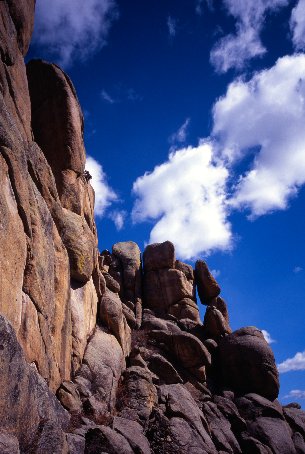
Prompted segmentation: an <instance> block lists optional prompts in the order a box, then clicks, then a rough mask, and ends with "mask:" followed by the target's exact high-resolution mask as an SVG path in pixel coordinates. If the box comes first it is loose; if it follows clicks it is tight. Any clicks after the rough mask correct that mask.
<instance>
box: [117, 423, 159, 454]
mask: <svg viewBox="0 0 305 454" xmlns="http://www.w3.org/2000/svg"><path fill="white" fill-rule="evenodd" d="M112 428H113V430H115V431H116V432H118V433H119V434H121V435H122V436H123V437H124V438H126V440H127V441H128V443H129V444H130V446H131V447H132V449H133V451H134V452H136V453H138V454H151V450H150V447H149V443H148V441H147V438H146V437H145V436H144V433H143V428H142V426H141V425H140V424H139V423H137V422H136V421H131V420H129V419H125V418H120V417H118V416H115V417H114V418H113V422H112Z"/></svg>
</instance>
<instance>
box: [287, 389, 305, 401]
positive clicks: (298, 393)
mask: <svg viewBox="0 0 305 454" xmlns="http://www.w3.org/2000/svg"><path fill="white" fill-rule="evenodd" d="M284 399H305V391H302V390H301V389H292V390H291V391H289V393H288V394H286V396H284Z"/></svg>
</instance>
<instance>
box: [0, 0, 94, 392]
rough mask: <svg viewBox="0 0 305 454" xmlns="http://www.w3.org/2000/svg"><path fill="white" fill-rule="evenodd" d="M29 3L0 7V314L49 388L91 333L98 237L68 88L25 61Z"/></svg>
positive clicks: (66, 373)
mask: <svg viewBox="0 0 305 454" xmlns="http://www.w3.org/2000/svg"><path fill="white" fill-rule="evenodd" d="M34 3H35V2H34V1H30V0H23V1H18V2H17V1H4V2H0V14H1V20H2V26H1V32H0V33H1V42H0V46H1V62H0V103H1V110H0V178H1V185H3V186H2V190H1V194H0V217H1V228H0V242H1V255H0V283H1V287H0V312H1V314H3V315H4V316H5V317H7V319H8V320H9V321H10V323H11V324H12V326H13V328H14V330H15V332H16V334H17V337H18V340H19V342H20V344H21V345H22V347H23V349H24V352H25V354H26V357H27V360H28V361H29V362H30V363H34V364H35V365H36V367H37V369H38V371H39V373H40V374H41V375H42V377H44V378H45V379H46V381H47V382H48V383H49V386H50V388H51V389H53V390H56V389H57V388H58V386H59V385H60V383H61V382H62V380H69V379H70V378H71V365H72V366H73V368H74V369H76V368H77V367H79V365H80V363H81V359H82V357H83V354H84V350H85V346H86V343H87V338H88V337H89V335H90V334H91V333H92V331H93V329H94V327H95V321H96V311H97V300H98V298H97V293H96V290H95V286H94V285H93V280H92V275H93V274H94V270H95V269H96V265H97V252H96V251H97V250H96V247H97V237H96V228H95V223H94V217H93V209H94V193H93V190H92V187H91V186H90V183H89V182H88V181H87V179H86V178H85V176H84V169H85V167H84V166H85V149H84V144H83V118H82V113H81V109H80V107H79V103H78V100H77V96H76V93H75V90H74V88H73V85H72V83H71V81H70V80H69V78H68V77H67V76H66V75H65V74H64V73H63V72H62V71H61V70H60V69H59V68H58V67H57V66H55V65H51V64H48V63H44V62H42V61H33V62H31V63H29V65H28V68H27V70H26V67H25V64H24V60H23V58H24V55H25V53H26V52H27V49H28V46H29V42H30V37H31V33H32V28H33V18H34ZM71 279H72V280H73V282H72V286H71ZM95 281H96V280H95ZM98 281H99V277H98ZM98 283H99V282H98ZM81 322H82V323H81ZM80 323H81V327H80V326H79V325H80ZM72 358H73V361H71V359H72Z"/></svg>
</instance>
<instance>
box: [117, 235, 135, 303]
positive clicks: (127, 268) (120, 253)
mask: <svg viewBox="0 0 305 454" xmlns="http://www.w3.org/2000/svg"><path fill="white" fill-rule="evenodd" d="M112 254H113V255H115V256H116V257H117V258H118V259H119V261H120V262H121V266H122V270H123V276H122V278H123V286H122V289H121V292H120V296H121V298H122V300H123V301H124V300H127V301H131V302H132V303H135V302H136V300H137V298H141V296H142V295H141V294H142V289H141V285H142V284H141V251H140V249H139V246H138V245H137V244H136V243H134V242H133V241H125V242H121V243H116V244H115V245H114V246H113V248H112Z"/></svg>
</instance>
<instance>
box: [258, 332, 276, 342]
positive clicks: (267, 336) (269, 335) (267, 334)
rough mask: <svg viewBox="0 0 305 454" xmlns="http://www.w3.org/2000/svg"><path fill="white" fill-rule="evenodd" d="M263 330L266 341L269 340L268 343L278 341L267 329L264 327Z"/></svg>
mask: <svg viewBox="0 0 305 454" xmlns="http://www.w3.org/2000/svg"><path fill="white" fill-rule="evenodd" d="M261 331H262V333H263V336H264V338H265V341H266V342H268V344H273V343H274V342H276V341H275V340H274V339H272V337H271V334H270V333H269V332H268V331H266V330H265V329H262V330H261Z"/></svg>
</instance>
